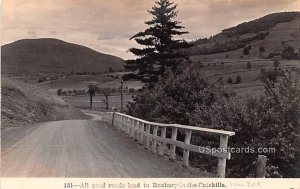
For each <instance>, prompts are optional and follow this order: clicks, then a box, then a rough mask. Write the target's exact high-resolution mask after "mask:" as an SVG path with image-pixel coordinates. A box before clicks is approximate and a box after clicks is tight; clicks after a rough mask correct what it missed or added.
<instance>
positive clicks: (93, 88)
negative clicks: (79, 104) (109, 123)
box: [88, 85, 100, 110]
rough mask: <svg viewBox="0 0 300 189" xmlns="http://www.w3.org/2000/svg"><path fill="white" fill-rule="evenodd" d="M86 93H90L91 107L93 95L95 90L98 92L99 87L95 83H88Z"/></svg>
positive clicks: (91, 105)
mask: <svg viewBox="0 0 300 189" xmlns="http://www.w3.org/2000/svg"><path fill="white" fill-rule="evenodd" d="M88 88H89V89H88V93H89V95H90V109H91V110H92V108H93V97H94V96H95V95H96V92H98V93H99V91H100V89H99V88H98V87H97V86H96V85H89V86H88Z"/></svg>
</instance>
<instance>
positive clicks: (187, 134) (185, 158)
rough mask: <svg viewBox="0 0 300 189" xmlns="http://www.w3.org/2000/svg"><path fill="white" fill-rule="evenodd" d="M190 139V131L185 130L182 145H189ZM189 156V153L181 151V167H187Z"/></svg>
mask: <svg viewBox="0 0 300 189" xmlns="http://www.w3.org/2000/svg"><path fill="white" fill-rule="evenodd" d="M191 137H192V131H191V130H185V139H184V143H185V144H190V142H191ZM189 156H190V151H189V150H186V149H184V150H183V166H184V167H188V166H189Z"/></svg>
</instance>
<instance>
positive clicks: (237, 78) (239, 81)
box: [235, 75, 242, 83]
mask: <svg viewBox="0 0 300 189" xmlns="http://www.w3.org/2000/svg"><path fill="white" fill-rule="evenodd" d="M241 82H242V78H241V76H239V75H238V76H236V81H235V83H241Z"/></svg>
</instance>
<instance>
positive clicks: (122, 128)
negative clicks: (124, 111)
mask: <svg viewBox="0 0 300 189" xmlns="http://www.w3.org/2000/svg"><path fill="white" fill-rule="evenodd" d="M121 130H122V131H124V116H121Z"/></svg>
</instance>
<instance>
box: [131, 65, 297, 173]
mask: <svg viewBox="0 0 300 189" xmlns="http://www.w3.org/2000/svg"><path fill="white" fill-rule="evenodd" d="M261 78H264V79H263V80H262V83H263V86H264V92H265V93H264V95H262V96H260V97H251V98H250V97H247V98H241V97H240V96H237V95H236V94H235V93H233V92H231V91H229V90H228V89H225V88H224V86H222V85H220V84H219V83H210V82H208V80H207V79H206V78H204V77H203V76H202V75H201V72H200V71H199V70H197V69H195V67H188V68H186V69H185V70H184V71H183V72H182V73H181V74H177V73H169V74H167V76H165V78H164V79H162V80H160V81H159V82H158V83H157V84H156V85H155V86H154V88H153V89H152V90H150V89H144V90H143V91H141V92H139V93H137V95H136V96H135V97H134V102H133V103H130V104H129V106H128V113H129V114H130V115H133V116H135V117H139V118H142V119H146V120H149V121H154V122H161V123H179V124H185V125H194V126H199V127H206V128H213V129H223V130H228V131H234V132H235V133H236V134H235V135H234V136H232V137H230V139H229V146H230V147H235V148H243V147H248V146H249V147H251V148H256V149H257V148H258V147H274V148H275V149H276V152H275V154H267V153H261V154H262V155H266V156H267V157H268V162H267V169H266V171H267V177H296V176H297V171H298V173H299V167H297V166H296V163H297V161H298V163H299V149H300V148H299V143H298V141H297V140H299V137H298V138H297V136H299V125H300V115H299V112H300V90H299V88H298V87H297V85H298V83H297V80H296V77H295V76H294V75H293V74H292V73H290V72H283V74H281V75H278V78H277V80H275V81H273V80H270V79H268V77H261ZM178 136H179V140H183V139H184V138H183V137H182V136H183V135H182V136H181V133H180V132H179V135H178ZM191 143H192V144H195V145H201V146H218V145H219V140H218V137H214V136H206V135H204V136H203V134H197V133H195V134H193V137H192V141H191ZM257 155H258V153H257V152H255V153H248V154H247V153H241V154H232V158H231V160H230V161H228V162H227V165H228V166H227V176H228V177H254V174H255V168H256V159H257ZM190 158H191V159H190V160H191V164H193V165H194V166H197V167H202V168H206V170H208V171H211V169H212V167H211V165H213V163H214V164H216V162H215V160H216V158H213V159H208V158H207V156H203V155H199V154H193V153H191V156H190ZM297 158H298V159H297ZM297 169H298V170H297ZM298 176H300V175H298Z"/></svg>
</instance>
